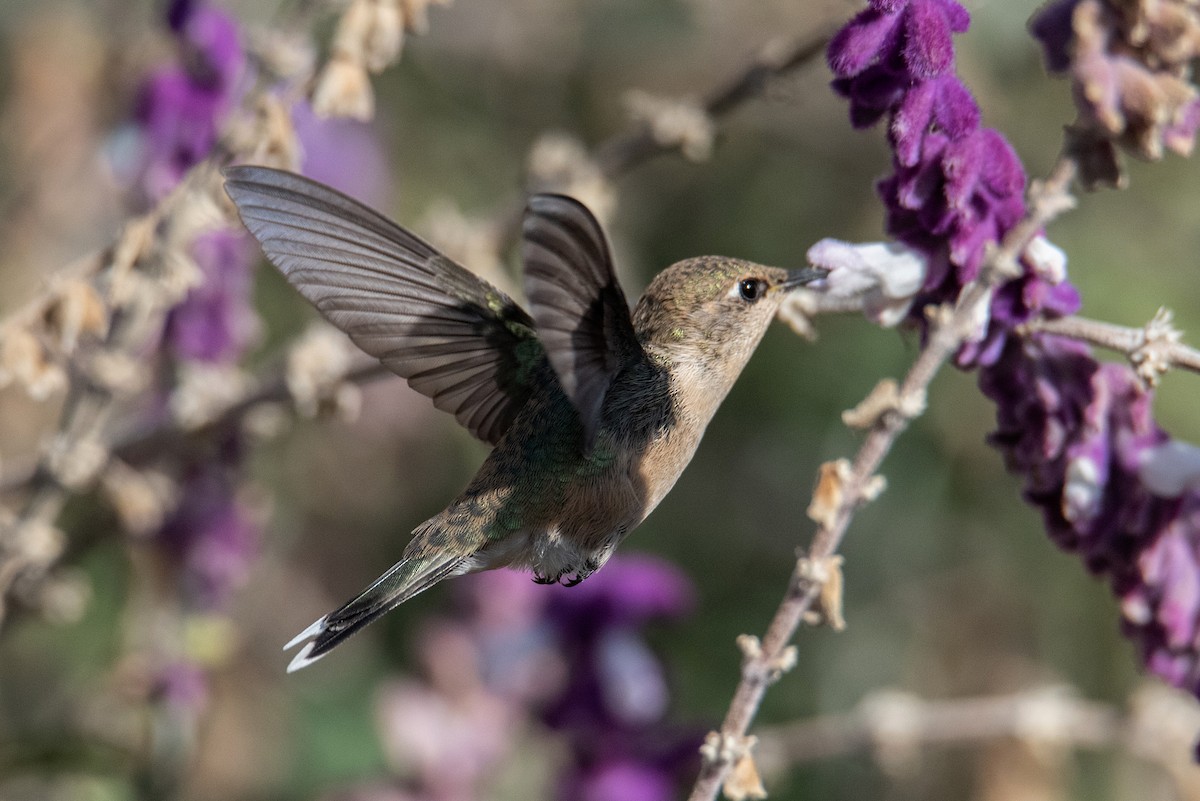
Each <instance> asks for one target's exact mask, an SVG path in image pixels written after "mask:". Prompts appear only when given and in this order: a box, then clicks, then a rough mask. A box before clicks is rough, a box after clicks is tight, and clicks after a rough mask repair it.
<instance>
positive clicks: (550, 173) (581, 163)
mask: <svg viewBox="0 0 1200 801" xmlns="http://www.w3.org/2000/svg"><path fill="white" fill-rule="evenodd" d="M529 184H530V187H529V188H530V190H531V191H534V192H561V193H563V194H565V195H570V196H571V197H573V198H575V199H577V200H578V201H579V202H581V203H583V204H584V205H585V206H587V207H588V208H589V209H591V211H592V213H593V214H595V215H596V219H598V220H600V222H601V223H605V222H608V221H609V220H610V219H612V214H613V212H614V211H616V206H617V196H616V192H615V191H614V190H613V188H612V186H611V185H610V184H609V182H608V179H607V178H605V177H604V173H603V172H601V170H600V168H599V167H598V166H597V165H596V163H595V162H594V161H592V159H591V157H590V156H588V152H587V149H586V148H584V146H583V145H582V144H580V142H579V140H577V139H575V138H573V137H571V136H569V135H568V134H564V133H561V132H550V133H546V134H543V135H541V136H540V137H538V139H537V141H536V142H534V143H533V147H532V148H531V149H530V151H529Z"/></svg>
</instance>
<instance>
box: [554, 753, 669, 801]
mask: <svg viewBox="0 0 1200 801" xmlns="http://www.w3.org/2000/svg"><path fill="white" fill-rule="evenodd" d="M563 797H565V798H571V799H579V801H670V799H672V798H674V797H675V783H674V782H673V781H672V780H671V777H670V776H667V775H664V773H663V771H662V770H661V769H659V768H658V767H657V766H655V765H647V764H645V763H642V762H638V761H635V760H632V759H618V760H613V761H611V762H605V763H602V764H601V765H599V766H598V767H597V768H596V769H595V770H593V771H591V772H589V773H587V774H586V775H582V776H579V777H578V778H577V779H576V781H575V782H574V786H573V787H571V788H570V789H569V790H568V791H566V792H564V793H563Z"/></svg>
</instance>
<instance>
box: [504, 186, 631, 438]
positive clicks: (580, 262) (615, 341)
mask: <svg viewBox="0 0 1200 801" xmlns="http://www.w3.org/2000/svg"><path fill="white" fill-rule="evenodd" d="M523 235H524V236H523V242H522V258H523V261H524V264H525V294H526V296H527V298H528V299H529V306H530V310H531V312H532V315H533V319H534V320H535V321H536V322H537V331H538V336H539V338H540V339H541V341H542V344H543V346H544V347H545V349H546V356H547V358H548V359H549V361H550V364H551V366H552V367H553V368H554V372H555V373H556V374H557V375H558V379H559V382H560V383H561V384H562V388H563V391H564V392H565V393H566V395H567V397H568V398H570V399H571V402H572V403H573V404H574V405H575V408H576V409H577V410H578V411H579V416H580V419H581V421H582V422H583V429H584V436H585V440H586V443H587V445H588V446H590V445H591V443H592V442H593V441H594V440H595V436H596V432H597V430H598V429H599V426H600V418H601V413H602V410H603V405H604V397H605V395H606V394H607V392H608V388H609V386H610V384H611V383H612V380H613V379H614V378H615V377H616V375H617V373H618V372H620V370H621V369H622V367H624V366H625V365H626V364H628V363H629V361H630V359H632V358H637V357H638V356H640V355H643V354H642V349H641V345H640V344H639V343H638V341H637V336H636V334H635V333H634V330H633V322H632V320H631V318H630V315H629V304H628V302H627V301H626V300H625V293H624V292H622V291H621V285H620V283H618V282H617V277H616V274H615V272H614V271H613V264H612V256H611V254H610V252H609V248H608V242H607V240H605V238H604V232H603V230H602V229H601V228H600V224H599V223H598V222H597V221H596V219H595V217H593V216H592V214H591V212H589V211H588V210H587V208H585V207H584V206H583V205H582V204H581V203H579V202H578V201H576V200H574V199H572V198H569V197H566V196H564V195H546V194H543V195H534V196H533V197H532V198H531V199H530V201H529V205H528V206H527V207H526V210H525V221H524V226H523Z"/></svg>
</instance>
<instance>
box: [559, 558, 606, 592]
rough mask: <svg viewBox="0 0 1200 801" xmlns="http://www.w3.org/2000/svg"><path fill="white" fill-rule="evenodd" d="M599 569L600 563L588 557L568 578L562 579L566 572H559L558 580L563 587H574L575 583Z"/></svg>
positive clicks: (580, 581)
mask: <svg viewBox="0 0 1200 801" xmlns="http://www.w3.org/2000/svg"><path fill="white" fill-rule="evenodd" d="M599 569H600V564H599V563H598V562H597V561H596V560H595V559H589V560H587V561H586V562H584V563H583V567H582V568H581V569H579V570H576V571H575V575H573V576H571V577H570V578H568V579H566V580H564V579H563V576H565V575H566V573H565V572H564V573H561V574H559V576H558V582H559V583H560V584H562V585H563V586H564V587H574V586H575V585H577V584H580V583H582V582H583V580H584V579H585V578H587V577H588V576H590V575H592V574H593V573H595V572H596V571H597V570H599Z"/></svg>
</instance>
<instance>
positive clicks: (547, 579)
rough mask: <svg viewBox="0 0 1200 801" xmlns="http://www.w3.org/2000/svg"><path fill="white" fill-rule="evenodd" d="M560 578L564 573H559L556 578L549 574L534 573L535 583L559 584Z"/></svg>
mask: <svg viewBox="0 0 1200 801" xmlns="http://www.w3.org/2000/svg"><path fill="white" fill-rule="evenodd" d="M560 578H562V574H559V575H557V576H555V577H554V578H550V577H549V576H543V575H542V574H541V573H534V574H533V583H534V584H557V583H558V580H559V579H560Z"/></svg>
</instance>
